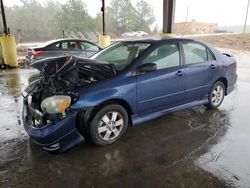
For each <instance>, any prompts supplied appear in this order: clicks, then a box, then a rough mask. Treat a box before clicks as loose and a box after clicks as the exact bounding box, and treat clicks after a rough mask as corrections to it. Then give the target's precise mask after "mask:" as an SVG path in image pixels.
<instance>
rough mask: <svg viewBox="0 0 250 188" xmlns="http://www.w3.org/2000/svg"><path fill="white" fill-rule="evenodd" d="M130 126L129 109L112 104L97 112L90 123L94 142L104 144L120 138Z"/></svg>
mask: <svg viewBox="0 0 250 188" xmlns="http://www.w3.org/2000/svg"><path fill="white" fill-rule="evenodd" d="M127 127H128V114H127V111H126V110H125V109H124V108H123V107H122V106H120V105H117V104H112V105H108V106H105V107H103V108H102V109H101V110H99V111H98V112H97V114H96V115H95V117H94V118H93V120H92V122H91V124H90V137H91V140H92V142H93V143H94V144H96V145H100V146H104V145H108V144H112V143H114V142H115V141H116V140H118V139H119V138H120V137H121V136H122V135H123V133H124V132H125V131H126V129H127Z"/></svg>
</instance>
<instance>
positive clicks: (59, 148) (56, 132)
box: [22, 100, 84, 152]
mask: <svg viewBox="0 0 250 188" xmlns="http://www.w3.org/2000/svg"><path fill="white" fill-rule="evenodd" d="M76 117H77V112H71V113H70V114H68V116H67V117H65V118H64V119H62V120H61V121H59V122H58V123H56V124H52V125H48V126H44V127H42V128H35V127H34V126H33V120H32V116H31V112H29V108H28V104H27V102H26V101H25V100H24V106H23V113H22V119H23V125H24V128H25V130H26V132H27V133H28V135H29V136H30V137H31V138H32V140H33V141H34V142H35V143H37V144H38V145H40V146H42V147H43V148H44V149H45V150H47V151H50V152H63V151H66V150H68V149H70V148H72V147H73V146H75V145H77V144H80V143H82V142H84V138H83V137H82V136H81V135H80V134H79V132H78V130H77V129H76V124H75V122H76Z"/></svg>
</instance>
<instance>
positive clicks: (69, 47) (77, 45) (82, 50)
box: [28, 38, 101, 63]
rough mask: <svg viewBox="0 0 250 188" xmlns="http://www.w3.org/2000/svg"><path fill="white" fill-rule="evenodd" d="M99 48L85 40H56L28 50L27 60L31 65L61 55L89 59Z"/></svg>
mask: <svg viewBox="0 0 250 188" xmlns="http://www.w3.org/2000/svg"><path fill="white" fill-rule="evenodd" d="M100 50H101V48H100V47H99V46H98V45H96V44H94V43H92V42H90V41H86V40H80V39H69V38H68V39H57V40H51V41H48V42H45V43H44V44H41V45H39V46H36V47H29V48H28V59H30V62H31V63H33V62H34V61H36V60H39V59H43V58H46V57H56V56H62V55H68V56H71V55H73V56H80V57H90V56H91V55H93V54H95V53H96V52H98V51H100Z"/></svg>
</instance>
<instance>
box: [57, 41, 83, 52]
mask: <svg viewBox="0 0 250 188" xmlns="http://www.w3.org/2000/svg"><path fill="white" fill-rule="evenodd" d="M61 46H62V47H61V48H62V49H66V50H77V49H79V48H78V44H77V41H65V42H62V43H61Z"/></svg>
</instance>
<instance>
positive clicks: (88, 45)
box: [80, 42, 99, 51]
mask: <svg viewBox="0 0 250 188" xmlns="http://www.w3.org/2000/svg"><path fill="white" fill-rule="evenodd" d="M80 44H81V49H83V50H89V51H99V48H98V47H97V46H96V45H93V44H91V43H88V42H81V43H80Z"/></svg>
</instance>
